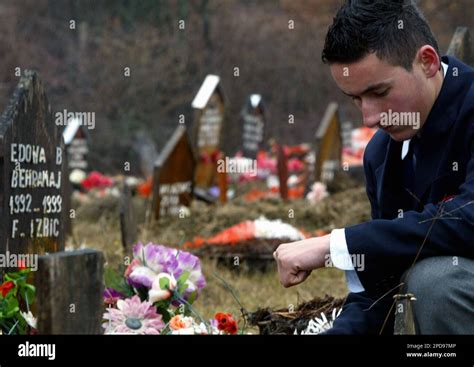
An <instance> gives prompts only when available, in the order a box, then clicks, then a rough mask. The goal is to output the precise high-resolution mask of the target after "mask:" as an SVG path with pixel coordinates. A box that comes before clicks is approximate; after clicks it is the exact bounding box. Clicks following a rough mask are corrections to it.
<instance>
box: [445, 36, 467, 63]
mask: <svg viewBox="0 0 474 367" xmlns="http://www.w3.org/2000/svg"><path fill="white" fill-rule="evenodd" d="M471 48H472V44H471V34H470V32H469V29H468V28H466V27H458V28H457V29H456V32H455V33H454V36H453V38H452V39H451V43H450V45H449V48H448V52H447V55H450V56H454V57H456V58H458V59H459V60H461V61H462V62H464V63H466V64H468V65H472V63H473V60H472V54H471V52H472V49H471Z"/></svg>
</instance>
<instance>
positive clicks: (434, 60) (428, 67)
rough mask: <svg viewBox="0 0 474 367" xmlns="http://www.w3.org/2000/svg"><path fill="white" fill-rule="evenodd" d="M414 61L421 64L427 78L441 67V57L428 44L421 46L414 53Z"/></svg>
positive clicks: (432, 75)
mask: <svg viewBox="0 0 474 367" xmlns="http://www.w3.org/2000/svg"><path fill="white" fill-rule="evenodd" d="M416 61H417V63H419V64H420V65H421V68H422V70H423V73H424V74H425V76H426V77H427V78H432V77H434V76H435V75H436V73H437V72H438V71H439V70H440V69H441V59H440V57H439V55H438V53H437V52H436V50H435V49H434V48H433V47H432V46H430V45H425V46H422V47H421V48H420V49H419V50H418V53H417V55H416Z"/></svg>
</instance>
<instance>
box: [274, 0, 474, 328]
mask: <svg viewBox="0 0 474 367" xmlns="http://www.w3.org/2000/svg"><path fill="white" fill-rule="evenodd" d="M322 57H323V61H324V62H325V63H327V64H328V65H329V67H330V70H331V74H332V76H333V78H334V80H335V82H336V84H337V86H338V87H339V88H340V89H341V91H342V92H343V93H344V94H346V95H348V96H349V97H351V98H352V100H353V101H354V103H355V104H356V105H357V107H358V108H359V109H360V111H361V112H362V116H363V123H364V125H365V126H368V127H372V128H378V131H377V133H376V134H375V136H374V137H373V139H372V140H371V141H370V143H369V144H368V146H367V149H366V151H365V156H364V169H365V175H366V183H367V195H368V197H369V200H370V204H371V208H372V218H373V220H371V221H369V222H366V223H362V224H359V225H355V226H352V227H347V228H344V229H336V230H334V231H332V233H331V234H330V235H328V236H324V237H320V238H312V239H308V240H304V241H299V242H295V243H289V244H282V245H280V246H279V247H278V249H277V250H276V251H275V253H274V257H275V259H276V261H277V264H278V271H279V277H280V281H281V283H282V284H283V286H285V287H290V286H293V285H296V284H299V283H301V282H303V281H304V280H305V279H306V278H307V277H308V276H309V275H310V273H311V271H312V270H314V269H317V268H321V267H323V266H325V265H326V264H327V261H328V259H330V260H331V262H332V264H333V265H334V266H336V267H338V268H340V269H342V270H345V271H346V277H347V281H348V286H349V289H350V291H351V293H350V294H349V295H348V297H347V300H346V303H345V305H344V308H343V312H342V313H341V316H340V317H339V318H338V319H337V320H336V322H335V324H334V328H333V329H332V330H330V331H329V332H327V333H328V334H331V333H332V334H378V333H381V332H382V333H393V314H394V312H395V309H394V308H392V306H393V302H394V300H393V295H394V294H396V293H413V294H414V295H415V297H416V301H414V302H413V310H414V317H415V326H416V330H417V332H418V333H421V334H474V319H473V317H472V312H473V310H474V260H473V259H474V69H472V68H471V67H469V66H467V65H465V64H463V63H461V62H460V61H459V60H457V59H455V58H453V57H443V58H441V57H440V54H439V50H438V44H437V41H436V39H435V38H434V36H433V34H432V32H431V29H430V27H429V25H428V23H427V22H426V20H425V19H424V17H423V16H422V15H421V13H420V12H419V10H418V9H417V8H416V6H415V5H414V4H413V3H412V2H411V1H402V0H398V1H396V0H391V1H390V0H375V1H374V0H347V1H346V2H345V4H344V5H343V6H342V7H341V9H340V10H339V11H338V13H337V15H336V17H335V19H334V22H333V24H332V26H331V27H330V28H329V31H328V34H327V36H326V43H325V46H324V51H323V55H322ZM356 259H357V261H356ZM361 260H363V261H361ZM356 262H357V263H358V264H363V266H357V267H355V266H354V265H353V264H355V263H356Z"/></svg>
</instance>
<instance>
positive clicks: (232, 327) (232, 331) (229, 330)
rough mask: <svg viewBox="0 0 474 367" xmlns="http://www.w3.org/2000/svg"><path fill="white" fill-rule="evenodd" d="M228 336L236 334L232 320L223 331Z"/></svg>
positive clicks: (234, 322) (235, 326)
mask: <svg viewBox="0 0 474 367" xmlns="http://www.w3.org/2000/svg"><path fill="white" fill-rule="evenodd" d="M225 331H226V332H227V333H228V334H231V335H235V334H237V322H236V321H235V320H232V321H231V322H230V323H229V325H227V328H226V330H225Z"/></svg>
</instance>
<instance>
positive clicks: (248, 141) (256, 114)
mask: <svg viewBox="0 0 474 367" xmlns="http://www.w3.org/2000/svg"><path fill="white" fill-rule="evenodd" d="M264 111H265V110H264V106H263V101H262V96H261V95H260V94H251V95H250V96H249V97H248V99H247V102H246V104H245V106H244V108H243V109H242V112H241V116H242V119H243V127H242V129H243V133H242V152H243V156H244V157H247V158H251V159H256V158H257V153H258V151H259V149H260V148H261V145H262V143H263V138H264V134H265V114H264Z"/></svg>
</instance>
